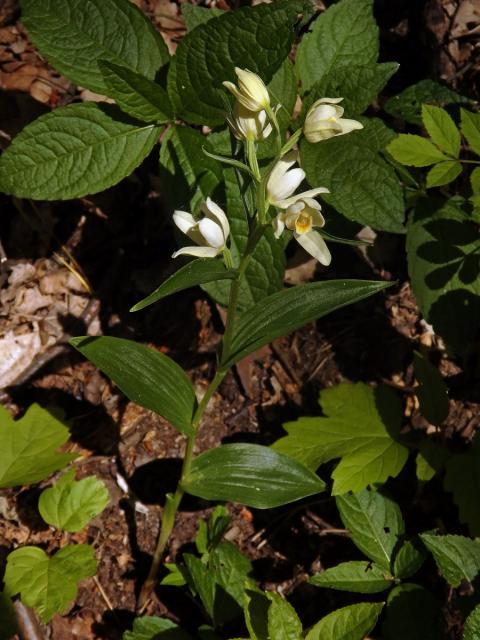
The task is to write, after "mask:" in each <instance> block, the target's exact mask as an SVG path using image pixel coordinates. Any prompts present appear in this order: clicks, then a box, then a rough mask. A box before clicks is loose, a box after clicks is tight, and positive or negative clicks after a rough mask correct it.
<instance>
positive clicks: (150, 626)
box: [122, 616, 192, 640]
mask: <svg viewBox="0 0 480 640" xmlns="http://www.w3.org/2000/svg"><path fill="white" fill-rule="evenodd" d="M122 639H123V640H192V636H191V635H190V634H188V633H187V632H186V631H183V629H180V627H179V626H178V625H176V624H175V623H174V622H172V621H171V620H167V618H157V617H156V616H144V617H143V618H136V619H135V620H134V621H133V630H132V631H125V632H124V634H123V636H122Z"/></svg>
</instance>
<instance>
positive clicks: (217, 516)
mask: <svg viewBox="0 0 480 640" xmlns="http://www.w3.org/2000/svg"><path fill="white" fill-rule="evenodd" d="M230 519H231V518H230V513H229V511H228V509H227V508H226V507H225V506H224V505H221V504H219V505H217V506H216V507H215V509H214V510H213V512H212V514H211V516H210V518H209V519H208V522H207V521H206V520H200V522H199V523H198V531H197V535H196V537H195V546H196V547H197V551H198V552H199V553H201V554H203V553H208V552H211V551H214V550H215V549H216V548H217V547H218V545H219V544H220V542H221V541H222V538H223V536H224V534H225V532H226V530H227V529H228V526H229V524H230ZM235 549H236V547H235ZM242 558H243V556H242Z"/></svg>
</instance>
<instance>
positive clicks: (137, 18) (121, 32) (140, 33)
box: [22, 0, 169, 94]
mask: <svg viewBox="0 0 480 640" xmlns="http://www.w3.org/2000/svg"><path fill="white" fill-rule="evenodd" d="M22 22H23V24H24V25H25V27H26V28H27V31H28V35H29V37H30V38H31V40H32V41H33V43H34V44H35V46H36V47H38V49H39V50H40V52H41V54H42V55H43V56H45V58H46V59H47V60H48V61H49V63H50V64H51V65H52V66H54V67H55V68H56V69H57V70H58V71H60V72H61V73H63V75H65V76H67V78H69V79H70V80H71V81H72V82H73V83H74V84H77V85H80V86H82V87H87V88H88V89H91V90H92V91H96V92H97V93H100V94H105V93H106V86H105V83H104V81H103V77H102V73H101V71H100V69H99V68H98V61H99V60H108V61H109V62H113V63H115V64H120V65H122V66H126V67H128V68H130V69H132V71H136V72H137V73H141V74H142V75H144V76H146V77H147V78H150V79H151V80H153V78H154V77H155V74H156V72H157V71H158V69H159V68H160V67H162V66H163V65H164V64H165V63H166V62H168V59H169V55H168V50H167V46H166V44H165V42H164V41H163V40H162V38H161V36H160V34H158V33H157V32H156V31H155V29H154V27H153V25H152V24H151V22H150V21H149V20H148V19H147V18H146V17H145V16H144V15H143V13H142V12H141V11H140V10H139V9H138V8H137V7H136V6H135V5H134V4H132V3H131V2H128V0H89V2H88V5H87V4H85V2H84V1H83V0H42V2H38V0H22Z"/></svg>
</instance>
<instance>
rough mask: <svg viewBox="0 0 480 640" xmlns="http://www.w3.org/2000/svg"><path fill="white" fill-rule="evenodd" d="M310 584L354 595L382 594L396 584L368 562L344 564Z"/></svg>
mask: <svg viewBox="0 0 480 640" xmlns="http://www.w3.org/2000/svg"><path fill="white" fill-rule="evenodd" d="M309 582H310V584H314V585H315V586H316V587H324V588H326V589H337V590H338V591H353V592H354V593H380V592H381V591H385V589H389V588H390V587H391V586H392V585H393V584H394V579H393V576H391V575H390V574H389V573H388V571H385V569H382V567H379V566H378V565H376V564H375V563H373V564H372V563H371V562H370V561H367V560H352V561H351V562H342V563H341V564H338V565H337V566H336V567H331V568H330V569H325V571H322V572H321V573H317V574H316V575H314V576H313V577H312V578H310V580H309Z"/></svg>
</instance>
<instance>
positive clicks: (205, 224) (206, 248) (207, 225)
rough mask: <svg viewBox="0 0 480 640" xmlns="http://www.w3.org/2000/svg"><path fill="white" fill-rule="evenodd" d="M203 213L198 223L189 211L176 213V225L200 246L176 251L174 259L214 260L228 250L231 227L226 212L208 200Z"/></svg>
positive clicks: (174, 218)
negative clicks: (195, 257)
mask: <svg viewBox="0 0 480 640" xmlns="http://www.w3.org/2000/svg"><path fill="white" fill-rule="evenodd" d="M202 213H203V218H201V219H200V220H198V221H197V220H195V218H194V217H193V216H192V214H191V213H187V211H175V212H174V214H173V221H174V223H175V224H176V225H177V227H178V228H179V229H180V231H182V232H183V233H185V234H186V235H187V236H188V237H189V238H190V239H191V240H193V241H194V242H195V243H196V244H197V245H198V246H194V247H183V248H182V249H179V250H178V251H175V253H174V254H173V255H172V258H176V257H177V256H182V255H189V256H197V257H199V258H214V257H215V256H216V255H218V254H219V253H221V252H222V251H223V250H224V249H225V248H226V244H227V239H228V236H229V234H230V225H229V224H228V219H227V216H226V215H225V213H224V211H223V210H222V209H221V208H220V207H219V206H218V204H215V202H213V200H210V198H207V200H206V202H204V203H203V205H202Z"/></svg>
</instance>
